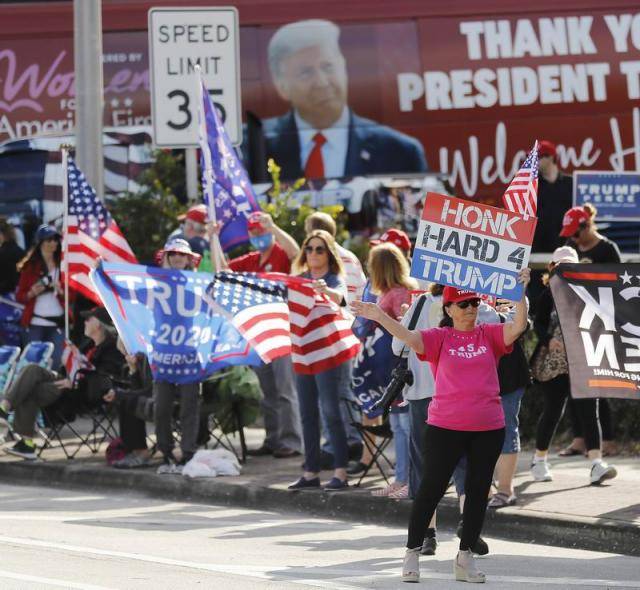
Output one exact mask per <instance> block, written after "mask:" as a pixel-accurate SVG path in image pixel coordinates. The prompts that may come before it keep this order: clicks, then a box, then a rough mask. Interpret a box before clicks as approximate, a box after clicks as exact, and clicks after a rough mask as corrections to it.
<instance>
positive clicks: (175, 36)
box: [149, 7, 242, 148]
mask: <svg viewBox="0 0 640 590" xmlns="http://www.w3.org/2000/svg"><path fill="white" fill-rule="evenodd" d="M239 38H240V34H239V27H238V11H237V10H236V9H235V8H233V7H223V8H152V9H151V10H149V56H150V57H149V59H150V64H149V72H150V74H151V116H152V121H153V137H154V143H155V145H156V146H158V147H172V148H187V147H197V145H198V117H197V111H196V107H197V105H198V94H197V88H198V86H197V84H198V82H197V76H196V73H195V70H194V66H196V65H199V66H200V68H201V71H202V74H203V76H204V80H205V83H206V86H207V89H208V90H209V94H210V95H211V99H212V100H213V103H214V105H215V106H216V107H217V108H218V111H219V112H220V114H221V115H222V120H223V122H224V124H225V127H226V130H227V133H228V134H229V137H230V138H231V141H232V142H233V144H234V145H239V144H240V143H241V141H242V116H241V109H240V55H239V42H240V41H239Z"/></svg>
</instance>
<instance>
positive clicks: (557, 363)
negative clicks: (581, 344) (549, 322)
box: [531, 325, 569, 383]
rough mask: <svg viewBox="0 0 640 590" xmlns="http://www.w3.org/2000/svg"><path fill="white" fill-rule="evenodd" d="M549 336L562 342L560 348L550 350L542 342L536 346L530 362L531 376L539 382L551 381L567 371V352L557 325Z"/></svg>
mask: <svg viewBox="0 0 640 590" xmlns="http://www.w3.org/2000/svg"><path fill="white" fill-rule="evenodd" d="M551 338H552V339H555V340H559V341H560V342H562V348H561V349H553V350H551V349H550V348H549V346H548V345H547V344H542V345H541V346H539V347H538V350H537V352H536V354H535V356H534V357H533V360H532V362H531V376H532V377H533V378H534V379H535V380H536V381H538V382H540V383H545V382H547V381H551V379H554V378H555V377H557V376H558V375H566V374H567V373H569V363H568V361H567V352H566V350H565V348H564V340H563V339H562V331H561V330H560V326H559V325H556V326H555V328H554V330H553V334H552V336H551Z"/></svg>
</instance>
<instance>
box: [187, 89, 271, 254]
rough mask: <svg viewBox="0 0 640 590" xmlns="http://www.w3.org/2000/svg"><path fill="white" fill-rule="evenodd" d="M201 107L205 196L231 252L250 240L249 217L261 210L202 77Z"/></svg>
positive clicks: (201, 149) (200, 135)
mask: <svg viewBox="0 0 640 590" xmlns="http://www.w3.org/2000/svg"><path fill="white" fill-rule="evenodd" d="M200 85H201V88H202V108H200V109H198V123H199V125H198V142H199V144H200V152H201V157H200V164H201V166H202V193H203V198H204V202H205V203H206V204H207V206H208V207H209V211H210V212H211V213H213V214H215V215H210V217H213V218H215V220H216V221H218V222H220V223H222V229H221V231H220V245H221V246H222V248H223V250H229V249H230V248H233V247H234V246H238V245H239V244H244V243H245V242H248V241H249V234H248V233H247V216H248V215H249V213H251V212H252V211H258V210H260V207H259V206H258V201H257V199H256V195H255V193H254V191H253V187H252V186H251V182H249V177H248V176H247V173H246V171H245V169H244V168H243V166H242V164H241V163H240V160H239V159H238V157H237V155H236V153H235V151H234V149H233V145H232V144H231V140H230V139H229V136H228V135H227V132H226V130H225V128H224V125H223V124H222V121H221V120H220V117H219V116H218V112H217V111H216V109H215V107H214V106H213V103H212V102H211V97H210V96H209V93H208V91H207V88H206V86H205V85H204V81H203V80H202V77H200Z"/></svg>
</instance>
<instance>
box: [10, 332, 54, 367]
mask: <svg viewBox="0 0 640 590" xmlns="http://www.w3.org/2000/svg"><path fill="white" fill-rule="evenodd" d="M53 350H54V346H53V343H52V342H40V341H38V340H34V341H33V342H29V344H27V345H26V346H25V347H24V348H23V350H22V354H21V355H20V358H19V359H18V364H17V365H16V375H17V374H18V373H20V370H21V369H22V368H23V367H25V366H26V365H28V364H29V363H35V364H36V365H39V366H41V367H44V368H45V369H50V368H51V363H52V362H53Z"/></svg>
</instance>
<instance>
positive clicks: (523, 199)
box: [502, 141, 538, 219]
mask: <svg viewBox="0 0 640 590" xmlns="http://www.w3.org/2000/svg"><path fill="white" fill-rule="evenodd" d="M502 203H503V204H504V206H505V208H506V209H509V211H512V212H513V213H519V214H520V215H522V216H523V217H524V218H525V219H526V218H527V217H535V216H536V214H537V212H538V142H537V141H536V143H535V144H534V146H533V149H532V150H531V151H530V152H529V155H528V156H527V159H526V160H525V161H524V163H523V164H522V167H521V168H520V170H518V173H517V174H516V175H515V176H514V177H513V180H512V181H511V184H510V185H509V187H508V188H507V190H506V191H505V193H504V195H502Z"/></svg>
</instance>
